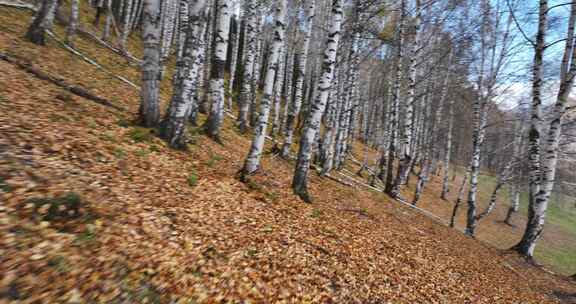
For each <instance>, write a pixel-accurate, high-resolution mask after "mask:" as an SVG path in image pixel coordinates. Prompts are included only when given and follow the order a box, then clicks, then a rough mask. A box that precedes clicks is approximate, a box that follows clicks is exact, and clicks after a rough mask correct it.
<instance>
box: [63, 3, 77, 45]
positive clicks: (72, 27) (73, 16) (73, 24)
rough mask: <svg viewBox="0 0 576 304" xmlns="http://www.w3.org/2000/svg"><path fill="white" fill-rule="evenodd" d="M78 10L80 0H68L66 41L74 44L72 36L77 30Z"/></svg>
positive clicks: (74, 35) (73, 36)
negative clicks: (68, 11) (68, 16)
mask: <svg viewBox="0 0 576 304" xmlns="http://www.w3.org/2000/svg"><path fill="white" fill-rule="evenodd" d="M79 12H80V0H72V1H71V2H70V18H69V19H68V27H67V28H66V43H68V44H69V45H74V38H75V37H76V31H77V30H78V16H79V14H80V13H79Z"/></svg>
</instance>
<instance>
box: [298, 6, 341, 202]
mask: <svg viewBox="0 0 576 304" xmlns="http://www.w3.org/2000/svg"><path fill="white" fill-rule="evenodd" d="M332 18H333V19H332V24H331V27H330V30H329V32H328V41H327V42H326V50H325V52H324V62H323V65H322V75H321V77H320V81H319V83H318V90H317V93H316V98H315V100H314V103H313V104H312V105H311V107H310V111H309V114H308V119H307V120H306V123H305V124H306V125H305V127H304V130H303V134H302V137H301V140H300V148H299V151H298V159H297V160H296V168H295V171H294V178H293V180H292V189H293V190H294V193H295V194H297V195H298V196H300V198H301V199H302V200H304V201H305V202H312V199H311V197H310V195H309V193H308V171H309V169H310V160H311V159H312V145H313V144H314V141H315V139H316V137H317V135H318V132H319V130H320V123H321V120H322V115H323V113H324V110H325V109H326V102H327V101H328V95H329V94H330V87H331V86H332V79H333V78H334V70H335V66H336V55H337V52H338V45H339V43H340V36H341V34H342V33H341V30H342V21H343V19H344V13H343V10H342V0H333V2H332Z"/></svg>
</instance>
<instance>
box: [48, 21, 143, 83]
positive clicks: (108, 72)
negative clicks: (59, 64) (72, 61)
mask: <svg viewBox="0 0 576 304" xmlns="http://www.w3.org/2000/svg"><path fill="white" fill-rule="evenodd" d="M47 33H48V36H50V37H52V39H54V40H55V41H56V42H58V43H59V44H60V45H61V46H62V47H63V48H64V49H66V50H67V51H69V52H71V53H72V54H74V55H76V56H78V57H80V58H82V59H83V60H84V61H86V62H88V63H89V64H91V65H93V66H95V67H96V68H98V69H99V70H102V71H103V72H104V73H106V74H108V75H110V76H112V77H114V78H116V79H118V80H120V81H122V82H124V83H125V84H127V85H129V86H131V87H133V88H135V89H136V90H138V91H139V90H140V87H139V86H137V85H135V84H134V83H133V82H131V81H130V80H128V79H126V78H124V77H122V76H118V75H116V74H114V73H112V72H110V71H109V70H108V69H106V68H105V67H103V66H101V65H100V64H98V63H97V62H96V61H94V60H92V59H90V58H88V56H86V55H84V54H82V53H80V51H78V50H76V49H74V48H72V47H71V46H69V45H68V44H66V43H64V41H62V40H60V39H58V36H56V35H55V34H54V33H53V32H51V31H47Z"/></svg>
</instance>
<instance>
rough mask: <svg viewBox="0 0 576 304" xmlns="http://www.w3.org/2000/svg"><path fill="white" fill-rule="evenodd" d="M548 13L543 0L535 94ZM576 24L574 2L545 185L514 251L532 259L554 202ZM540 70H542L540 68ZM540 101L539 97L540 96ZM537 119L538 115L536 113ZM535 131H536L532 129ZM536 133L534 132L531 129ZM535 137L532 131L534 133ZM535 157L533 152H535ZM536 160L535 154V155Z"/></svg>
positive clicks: (573, 73)
mask: <svg viewBox="0 0 576 304" xmlns="http://www.w3.org/2000/svg"><path fill="white" fill-rule="evenodd" d="M546 14H547V1H546V0H540V14H539V15H540V17H539V25H538V34H537V38H536V55H535V57H534V58H535V60H534V84H533V85H534V86H533V95H534V92H535V91H538V90H539V88H540V81H541V78H539V77H538V76H539V75H540V77H541V71H538V70H537V69H538V68H541V66H542V57H543V56H542V53H543V51H544V38H545V33H546ZM575 21H576V3H574V2H573V3H572V7H571V12H570V19H569V24H568V31H567V39H566V47H565V49H564V57H563V60H562V65H561V75H560V88H559V90H558V95H557V97H556V103H555V105H554V108H553V110H552V113H551V114H552V119H551V121H550V127H549V129H548V134H547V137H546V138H547V140H546V143H545V145H544V153H543V154H544V155H542V156H541V158H540V162H541V168H542V172H541V175H540V182H541V186H540V187H538V188H539V189H537V190H538V192H537V193H536V195H535V197H534V199H533V200H531V201H530V202H529V205H528V221H527V223H526V229H525V231H524V235H523V236H522V240H520V242H519V243H518V244H517V245H516V246H514V247H513V248H514V249H515V250H517V251H518V252H519V253H520V254H522V255H523V256H525V257H528V258H532V257H533V255H534V249H535V247H536V242H537V241H538V239H539V238H540V237H541V235H542V231H543V229H544V221H545V217H546V210H547V208H548V203H549V201H550V195H551V194H552V190H553V188H554V178H555V175H556V166H557V162H558V150H559V144H560V137H561V131H562V120H563V117H564V114H565V112H566V103H567V101H568V97H569V95H570V92H571V91H572V87H573V85H574V78H575V77H576V65H575V63H576V48H575V47H574V46H573V43H574V22H575ZM537 67H538V68H537ZM536 97H538V99H539V95H536ZM532 102H533V109H534V108H539V104H538V103H539V102H540V100H536V99H535V98H534V97H533V99H532ZM532 117H533V119H534V113H533V116H532ZM532 129H533V128H532ZM531 131H532V130H531ZM530 135H531V137H532V135H533V134H532V132H531V134H530ZM531 154H532V150H531ZM531 157H532V155H531Z"/></svg>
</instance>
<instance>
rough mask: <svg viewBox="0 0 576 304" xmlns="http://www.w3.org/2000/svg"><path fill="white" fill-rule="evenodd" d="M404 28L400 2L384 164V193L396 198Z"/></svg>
mask: <svg viewBox="0 0 576 304" xmlns="http://www.w3.org/2000/svg"><path fill="white" fill-rule="evenodd" d="M405 27H406V0H402V1H401V5H400V21H399V29H398V40H399V41H398V56H397V59H396V71H395V74H396V75H395V77H394V84H393V88H392V105H391V111H390V129H391V130H392V132H391V134H390V142H389V146H388V160H387V164H386V187H385V189H384V191H385V192H386V193H388V194H389V195H391V196H397V195H398V194H399V193H398V191H399V188H397V187H396V186H395V182H394V172H393V170H394V159H395V158H396V154H397V151H396V148H397V143H396V141H397V138H398V122H399V119H398V118H399V115H398V110H399V105H400V93H401V83H402V61H403V60H404V40H405V37H404V36H405V33H404V31H405V30H406V29H405Z"/></svg>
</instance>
